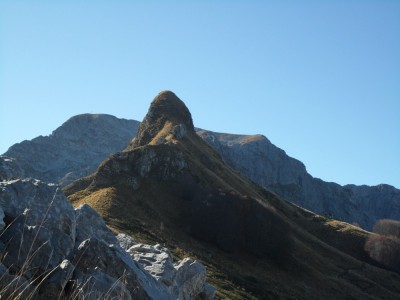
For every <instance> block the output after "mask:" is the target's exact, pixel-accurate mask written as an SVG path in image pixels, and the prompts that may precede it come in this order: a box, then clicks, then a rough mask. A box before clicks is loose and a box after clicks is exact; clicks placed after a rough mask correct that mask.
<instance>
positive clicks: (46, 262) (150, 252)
mask: <svg viewBox="0 0 400 300" xmlns="http://www.w3.org/2000/svg"><path fill="white" fill-rule="evenodd" d="M5 163H6V164H7V165H8V166H10V164H12V161H9V160H8V161H6V162H5ZM3 166H4V164H2V165H0V171H2V172H0V173H1V174H2V177H1V178H0V180H1V181H0V251H1V257H2V259H1V262H0V298H1V299H93V300H94V299H154V300H156V299H157V300H158V299H187V300H189V299H195V298H196V297H197V298H201V299H213V297H214V293H215V289H214V288H213V287H212V286H211V285H209V284H208V283H206V272H205V267H204V266H203V265H202V264H201V263H200V262H198V261H194V260H192V259H190V258H185V259H184V260H181V261H178V262H174V261H173V256H172V254H171V253H170V252H169V250H168V249H166V248H164V247H162V246H160V245H155V246H150V245H144V244H140V243H137V242H135V241H134V240H133V239H132V238H131V237H129V236H127V235H123V234H119V235H117V236H115V235H114V234H113V233H112V232H111V231H110V230H109V229H108V228H107V227H106V224H105V223H104V221H103V219H102V218H101V217H100V216H99V215H98V214H97V213H96V212H95V211H94V210H93V208H91V207H90V206H88V205H85V204H84V205H81V206H79V207H77V208H75V209H73V207H72V205H71V203H70V201H68V199H67V198H66V197H65V196H64V194H63V193H62V191H61V188H59V187H58V186H56V185H54V184H47V183H44V182H41V181H39V180H35V179H14V180H13V179H12V178H16V177H18V176H19V175H18V174H15V173H13V174H12V173H11V172H10V168H6V170H4V168H3Z"/></svg>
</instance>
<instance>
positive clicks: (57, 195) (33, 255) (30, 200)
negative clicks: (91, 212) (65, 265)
mask: <svg viewBox="0 0 400 300" xmlns="http://www.w3.org/2000/svg"><path fill="white" fill-rule="evenodd" d="M0 198H1V199H2V201H3V203H4V206H3V208H4V212H5V214H6V216H7V218H8V219H9V220H11V221H10V224H9V226H8V227H7V229H6V230H4V231H3V233H2V235H1V236H0V239H1V241H2V242H3V243H4V244H6V245H7V249H19V250H15V251H8V252H7V255H5V257H4V260H3V263H4V264H5V265H6V266H8V267H11V266H12V268H16V269H21V268H22V269H25V270H26V273H25V272H24V274H28V275H29V276H35V275H38V274H42V273H45V272H46V271H48V270H49V269H52V268H54V267H56V266H58V265H59V264H60V263H61V262H62V261H63V260H64V258H65V257H68V256H70V255H71V254H72V251H73V248H74V242H75V212H74V210H73V208H72V206H71V204H70V202H69V201H68V200H67V199H66V197H65V196H64V194H63V193H62V191H61V189H60V188H58V187H57V186H55V185H52V184H45V183H42V182H40V181H38V180H31V179H26V180H14V181H8V182H0Z"/></svg>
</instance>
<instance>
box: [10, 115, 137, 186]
mask: <svg viewBox="0 0 400 300" xmlns="http://www.w3.org/2000/svg"><path fill="white" fill-rule="evenodd" d="M138 126H139V122H137V121H133V120H125V119H118V118H116V117H114V116H110V115H104V114H103V115H94V114H83V115H78V116H75V117H72V118H70V119H69V120H68V121H66V122H65V123H64V124H63V125H62V126H60V127H59V128H57V129H56V130H54V131H53V133H52V134H51V135H49V136H39V137H37V138H34V139H33V140H31V141H23V142H21V143H18V144H15V145H13V146H11V147H10V148H9V149H8V151H7V152H6V153H4V155H5V156H8V157H12V158H15V159H16V160H17V162H18V164H19V166H20V167H21V169H22V170H23V172H24V176H25V177H31V178H38V179H41V180H44V181H46V182H57V183H60V184H61V185H66V184H68V183H70V182H72V181H74V180H76V179H78V178H81V177H83V176H86V175H88V174H90V173H92V172H94V171H95V170H96V168H97V166H98V165H99V164H100V162H101V161H102V160H103V159H104V158H106V157H107V156H108V155H110V154H111V153H115V152H118V151H121V150H122V149H124V148H125V147H126V145H127V143H128V142H129V141H130V140H131V139H132V134H134V133H135V132H136V131H137V128H138Z"/></svg>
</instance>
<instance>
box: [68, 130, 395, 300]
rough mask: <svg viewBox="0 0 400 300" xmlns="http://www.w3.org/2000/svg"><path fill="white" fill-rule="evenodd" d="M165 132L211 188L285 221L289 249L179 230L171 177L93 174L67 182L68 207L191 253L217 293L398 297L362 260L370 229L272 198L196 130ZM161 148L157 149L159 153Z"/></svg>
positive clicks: (383, 274) (391, 282)
mask: <svg viewBox="0 0 400 300" xmlns="http://www.w3.org/2000/svg"><path fill="white" fill-rule="evenodd" d="M166 132H167V131H166ZM157 138H160V137H159V136H158V137H157ZM167 138H168V137H167ZM169 139H170V141H171V142H172V143H171V146H170V147H176V149H177V150H179V151H181V152H183V153H184V154H185V160H186V161H187V162H188V163H189V166H190V170H191V171H190V172H191V175H192V176H193V177H194V178H197V179H199V180H200V181H201V185H202V186H206V187H207V188H208V189H209V190H210V192H214V193H215V192H217V193H235V194H240V195H241V196H242V197H243V198H244V199H245V198H246V197H248V198H252V199H256V200H257V201H259V202H262V203H263V205H265V206H268V207H272V208H273V209H274V211H275V212H276V213H277V214H278V215H279V216H280V218H282V219H283V220H285V222H286V223H287V224H288V225H289V227H288V234H290V240H291V249H290V252H289V254H288V255H287V256H285V260H284V261H279V262H276V261H274V260H272V259H268V258H264V259H257V258H254V257H252V256H249V255H247V254H245V253H242V252H240V251H236V252H235V253H230V254H229V253H226V252H224V251H222V250H220V249H219V248H217V247H216V246H214V245H212V244H208V243H205V242H201V241H199V240H196V239H194V238H192V237H191V236H189V235H188V234H186V233H185V230H184V228H182V226H184V225H183V223H182V222H181V220H180V219H181V214H180V212H179V209H177V208H179V207H181V206H182V197H181V195H180V194H179V193H178V192H176V190H177V187H175V186H174V184H175V183H174V182H173V181H171V182H163V181H155V180H144V181H143V182H142V184H141V186H140V188H139V189H138V190H137V191H135V192H132V190H131V189H130V188H129V187H127V186H126V185H125V184H123V183H122V182H124V181H123V180H120V181H118V180H117V181H116V182H121V183H116V184H115V183H113V184H110V185H109V186H104V187H95V186H89V185H88V184H89V183H90V182H91V179H92V178H93V177H92V178H88V179H86V181H85V180H83V181H81V183H80V184H78V183H76V184H75V185H74V186H71V187H69V188H67V189H66V193H67V194H68V195H69V198H70V199H71V201H72V202H73V204H74V205H75V206H77V205H79V204H81V203H88V204H90V205H91V206H92V207H94V208H95V209H96V210H97V211H98V212H99V213H100V214H101V215H102V216H103V217H104V218H105V220H106V222H107V224H108V225H109V226H110V227H111V228H112V229H113V230H115V231H117V232H125V233H128V234H131V235H133V236H135V238H136V239H137V240H140V241H143V242H151V243H161V244H163V245H165V246H166V247H168V248H170V249H171V250H172V251H173V253H174V254H175V256H177V257H178V258H182V257H183V256H185V255H190V256H192V257H196V258H198V259H200V260H201V261H202V262H203V263H204V264H205V265H206V266H207V271H208V277H209V282H211V283H212V284H214V285H215V286H216V287H217V290H218V292H217V297H218V298H221V299H279V298H282V299H290V298H292V299H338V298H342V297H343V296H344V295H345V296H346V298H348V299H352V298H353V299H375V298H379V297H383V298H386V299H396V298H398V297H399V295H400V284H399V283H400V277H399V275H397V274H395V273H391V272H389V271H385V270H383V269H379V268H376V267H373V266H371V265H369V264H367V263H365V261H368V258H367V257H366V255H365V253H364V251H363V244H364V243H365V240H366V239H367V238H368V236H369V234H370V233H368V232H365V231H363V230H361V229H358V228H356V227H354V226H351V225H349V224H345V223H340V222H335V221H332V220H328V219H325V218H323V217H320V216H317V215H314V214H312V213H310V212H307V211H305V210H303V209H300V208H298V207H295V206H294V205H291V204H289V203H287V202H285V201H282V200H280V199H278V198H277V197H276V196H275V195H273V194H272V193H269V192H267V191H265V190H263V189H262V188H260V187H258V186H256V185H254V184H252V183H251V182H248V181H247V180H245V179H243V178H242V177H241V176H240V175H239V174H238V173H236V171H234V170H232V169H231V168H229V167H227V166H226V165H224V164H223V162H222V160H220V158H219V156H218V154H217V153H216V152H215V151H214V150H213V149H211V147H210V146H208V145H207V144H206V143H204V142H203V141H201V140H200V138H199V137H198V136H197V135H192V134H189V136H188V137H187V139H186V140H185V141H183V142H181V141H175V140H172V139H171V137H169ZM164 146H165V145H164ZM164 146H163V147H164ZM153 147H155V149H158V147H161V146H153ZM160 149H161V150H160V151H159V152H158V155H163V151H162V147H161V148H160ZM132 151H138V150H135V149H134V150H132ZM114 181H115V180H114ZM283 250H284V249H283ZM356 258H357V259H356Z"/></svg>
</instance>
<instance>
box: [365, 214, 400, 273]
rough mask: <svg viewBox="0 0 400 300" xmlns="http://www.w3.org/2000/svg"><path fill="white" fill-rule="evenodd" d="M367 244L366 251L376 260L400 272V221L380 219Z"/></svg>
mask: <svg viewBox="0 0 400 300" xmlns="http://www.w3.org/2000/svg"><path fill="white" fill-rule="evenodd" d="M373 231H374V233H375V234H372V235H371V236H370V237H369V238H368V240H367V242H366V244H365V247H364V249H365V251H366V252H367V253H368V254H369V256H370V257H371V258H372V259H374V260H375V261H377V262H379V263H381V264H382V265H384V266H385V267H387V268H388V269H391V270H393V271H396V272H399V273H400V222H399V221H395V220H389V219H384V220H379V221H378V222H377V223H376V224H375V225H374V229H373Z"/></svg>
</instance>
